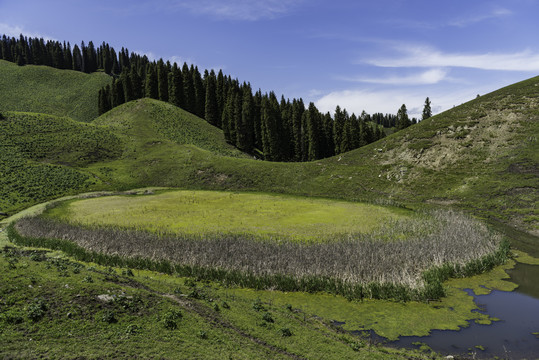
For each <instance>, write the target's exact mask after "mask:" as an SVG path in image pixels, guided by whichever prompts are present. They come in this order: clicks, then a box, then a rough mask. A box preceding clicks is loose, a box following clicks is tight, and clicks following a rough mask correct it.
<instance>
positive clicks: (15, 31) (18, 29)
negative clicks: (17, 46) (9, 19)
mask: <svg viewBox="0 0 539 360" xmlns="http://www.w3.org/2000/svg"><path fill="white" fill-rule="evenodd" d="M0 34H4V35H6V36H9V37H15V38H18V37H19V36H20V35H21V34H23V35H24V36H28V37H34V38H43V39H45V40H56V39H54V38H52V37H50V36H46V35H43V34H40V33H37V32H33V31H29V30H27V29H25V28H24V27H22V26H19V25H11V24H5V23H0Z"/></svg>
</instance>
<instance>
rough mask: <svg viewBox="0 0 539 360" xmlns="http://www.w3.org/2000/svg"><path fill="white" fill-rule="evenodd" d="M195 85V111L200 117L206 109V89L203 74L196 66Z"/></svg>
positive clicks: (194, 71)
mask: <svg viewBox="0 0 539 360" xmlns="http://www.w3.org/2000/svg"><path fill="white" fill-rule="evenodd" d="M193 86H194V88H195V109H194V112H195V114H196V115H197V116H198V117H201V118H203V117H204V113H205V111H206V106H205V103H206V91H205V90H204V83H203V81H202V76H201V75H200V72H199V71H198V67H196V66H195V68H194V70H193Z"/></svg>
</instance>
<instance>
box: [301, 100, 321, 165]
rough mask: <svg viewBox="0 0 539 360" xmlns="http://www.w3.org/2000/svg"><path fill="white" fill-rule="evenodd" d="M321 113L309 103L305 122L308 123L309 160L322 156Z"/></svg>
mask: <svg viewBox="0 0 539 360" xmlns="http://www.w3.org/2000/svg"><path fill="white" fill-rule="evenodd" d="M319 115H320V113H319V111H318V109H317V108H316V107H315V106H314V103H312V102H311V103H310V104H309V109H308V110H307V111H305V113H304V116H305V124H306V125H307V143H308V147H307V160H309V161H312V160H317V159H319V158H320V130H321V129H320V120H319V117H320V116H319Z"/></svg>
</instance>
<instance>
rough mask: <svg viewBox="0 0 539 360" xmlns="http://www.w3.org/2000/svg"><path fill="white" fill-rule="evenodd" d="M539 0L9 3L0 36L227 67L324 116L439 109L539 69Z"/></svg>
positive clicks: (1, 13)
mask: <svg viewBox="0 0 539 360" xmlns="http://www.w3.org/2000/svg"><path fill="white" fill-rule="evenodd" d="M538 15H539V0H510V1H502V0H498V1H485V0H473V1H470V0H467V1H461V0H452V1H432V0H431V1H423V0H407V1H406V0H377V1H362V0H332V1H326V0H265V1H254V0H221V1H219V0H161V1H146V0H131V1H126V0H108V1H102V0H93V1H88V0H85V1H79V0H70V1H67V0H66V1H59V0H47V1H42V0H40V1H26V0H0V33H5V34H8V35H11V36H18V34H19V33H23V34H25V35H27V36H40V37H44V38H50V39H56V40H67V41H70V42H71V44H74V43H80V42H81V41H82V40H84V41H85V42H86V43H87V42H88V41H89V40H92V41H93V42H94V43H95V44H99V43H101V42H103V41H106V42H108V43H109V44H111V45H112V46H114V47H115V48H116V49H117V50H119V49H120V48H121V47H122V46H123V47H126V48H128V49H129V50H130V51H135V52H138V53H144V54H147V55H148V56H149V57H150V58H155V59H158V58H160V57H163V58H165V59H169V60H171V61H177V62H179V63H180V62H181V63H183V62H184V61H187V62H188V63H194V64H195V65H198V66H199V68H200V69H205V68H208V69H209V68H214V69H219V68H222V69H223V71H224V72H225V74H230V75H232V76H233V77H237V78H238V79H239V80H240V81H249V82H251V84H252V86H253V87H254V88H255V89H258V88H260V89H262V91H264V92H265V91H270V90H274V91H275V92H276V93H277V95H278V96H280V94H284V95H285V96H286V97H289V98H292V97H302V98H303V99H304V100H305V101H306V103H308V102H310V101H313V102H315V104H316V105H317V106H318V108H319V109H320V110H322V111H331V112H333V110H334V109H335V106H336V105H337V104H340V105H341V107H344V108H346V109H348V110H349V112H356V113H360V112H361V111H362V110H366V111H367V112H369V113H373V112H384V113H386V112H390V113H396V112H397V109H398V108H399V107H400V105H401V104H403V103H404V104H406V106H407V107H408V110H409V113H410V114H411V115H417V114H419V113H420V112H421V109H422V107H423V103H424V100H425V98H426V97H427V96H428V97H430V99H431V101H432V106H433V110H434V111H435V112H440V111H442V110H445V109H448V108H451V107H452V106H454V105H459V104H461V103H463V102H465V101H467V100H471V99H473V98H474V97H475V96H476V95H477V94H485V93H487V92H490V91H493V90H496V89H498V88H500V87H503V86H505V85H509V84H512V83H514V82H517V81H520V80H524V79H527V78H530V77H532V76H536V75H538V74H539V41H538V38H537V34H539V20H538V18H537V17H538Z"/></svg>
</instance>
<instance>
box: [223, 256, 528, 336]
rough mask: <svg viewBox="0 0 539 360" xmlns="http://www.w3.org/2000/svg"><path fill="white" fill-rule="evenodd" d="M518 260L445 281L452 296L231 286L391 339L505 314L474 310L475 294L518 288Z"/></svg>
mask: <svg viewBox="0 0 539 360" xmlns="http://www.w3.org/2000/svg"><path fill="white" fill-rule="evenodd" d="M514 265H515V262H514V261H508V262H507V264H505V265H502V266H498V267H496V268H494V269H493V270H492V271H490V272H489V273H486V274H481V275H477V276H473V277H470V278H463V279H452V280H449V281H447V282H446V283H444V285H445V286H446V287H447V296H446V297H445V298H443V299H442V300H441V301H432V302H429V303H423V302H406V303H403V302H395V301H384V300H363V301H353V302H351V301H348V300H346V299H345V298H344V297H341V296H333V295H328V294H307V293H300V292H295V293H284V292H279V291H257V290H251V289H228V290H227V291H228V292H229V294H235V295H237V296H241V297H242V298H250V299H252V301H255V299H257V298H260V299H261V301H263V302H268V303H272V304H275V305H279V306H283V307H286V306H287V304H291V305H292V307H293V308H294V309H299V310H301V311H303V312H304V313H305V314H307V315H308V316H318V317H321V318H323V319H325V320H328V321H338V322H344V324H343V325H342V328H343V329H344V330H347V331H358V330H359V331H361V330H373V331H374V332H375V333H376V334H377V335H379V336H383V337H385V338H387V339H389V340H397V339H398V338H399V337H401V336H428V335H429V334H430V332H431V331H432V330H459V329H461V328H465V327H468V326H469V322H470V321H474V322H476V323H479V324H487V325H488V324H491V323H492V322H493V321H498V320H499V319H497V318H493V317H490V316H489V315H488V314H483V313H480V312H477V311H474V310H478V309H479V308H478V306H477V305H476V304H475V302H474V298H473V296H472V295H469V294H468V293H467V292H466V291H465V290H464V289H471V290H472V291H473V292H474V293H475V294H476V295H479V294H488V293H490V291H491V290H494V289H496V290H502V291H512V290H514V289H515V288H516V287H517V285H516V284H514V283H512V282H509V281H507V279H508V278H509V276H508V275H507V273H506V272H505V270H508V269H510V268H512V267H513V266H514Z"/></svg>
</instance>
